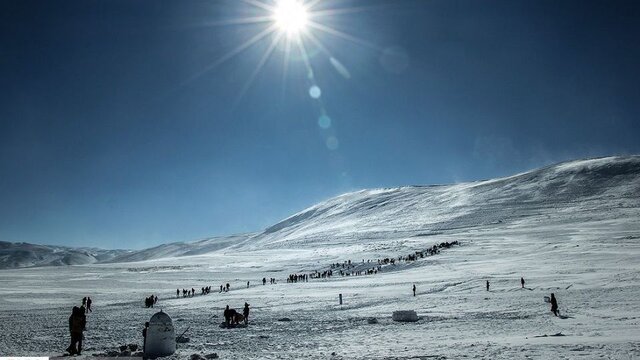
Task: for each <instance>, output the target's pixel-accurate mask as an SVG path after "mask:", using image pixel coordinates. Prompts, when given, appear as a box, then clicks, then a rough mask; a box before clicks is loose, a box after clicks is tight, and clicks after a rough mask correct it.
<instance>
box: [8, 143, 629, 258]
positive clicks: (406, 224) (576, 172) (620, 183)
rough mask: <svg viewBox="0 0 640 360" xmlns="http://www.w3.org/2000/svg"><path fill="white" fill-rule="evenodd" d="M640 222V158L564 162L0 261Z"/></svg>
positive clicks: (25, 249)
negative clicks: (229, 231) (181, 233)
mask: <svg viewBox="0 0 640 360" xmlns="http://www.w3.org/2000/svg"><path fill="white" fill-rule="evenodd" d="M620 216H623V217H632V218H637V219H638V220H640V156H625V157H607V158H599V159H589V160H578V161H569V162H564V163H560V164H557V165H552V166H548V167H544V168H541V169H537V170H533V171H529V172H525V173H522V174H517V175H513V176H509V177H505V178H499V179H493V180H485V181H476V182H470V183H460V184H453V185H432V186H407V187H399V188H388V189H374V190H361V191H356V192H352V193H348V194H344V195H340V196H337V197H335V198H332V199H329V200H327V201H324V202H321V203H319V204H316V205H314V206H312V207H310V208H308V209H305V210H303V211H301V212H299V213H297V214H294V215H292V216H290V217H288V218H286V219H284V220H282V221H280V222H279V223H277V224H275V225H273V226H271V227H269V228H267V229H265V230H264V231H263V232H260V233H254V234H243V235H233V236H226V237H216V238H210V239H205V240H199V241H195V242H177V243H170V244H164V245H160V246H156V247H153V248H149V249H144V250H139V251H124V250H99V249H73V248H67V247H60V246H44V245H32V244H25V243H17V244H13V243H6V242H0V268H5V269H6V268H17V267H28V266H48V265H82V264H91V263H106V262H131V261H144V260H149V259H158V258H167V257H178V256H190V255H201V254H206V253H210V252H214V251H218V250H223V249H228V248H230V247H234V248H241V249H243V250H251V249H266V248H301V247H308V248H313V247H319V246H332V245H336V244H343V245H344V244H345V243H348V242H349V241H350V239H358V244H354V245H366V244H368V243H371V244H373V243H377V242H384V241H385V240H386V239H387V238H389V237H390V236H388V234H391V233H392V234H393V235H394V236H393V238H398V237H399V236H398V235H401V236H402V234H404V233H406V236H407V237H415V236H416V234H418V236H431V235H436V234H446V233H447V232H448V231H450V230H454V229H457V230H459V229H471V230H472V229H475V228H478V229H480V228H482V229H487V228H490V227H491V226H493V225H500V226H504V225H508V224H510V223H515V222H521V221H533V222H537V223H550V222H554V223H556V224H562V222H565V223H569V222H585V223H588V222H589V221H591V220H596V219H597V220H602V219H616V217H620Z"/></svg>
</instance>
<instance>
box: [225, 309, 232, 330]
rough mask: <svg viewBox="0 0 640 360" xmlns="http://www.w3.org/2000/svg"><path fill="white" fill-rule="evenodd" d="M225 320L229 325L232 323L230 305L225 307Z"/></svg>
mask: <svg viewBox="0 0 640 360" xmlns="http://www.w3.org/2000/svg"><path fill="white" fill-rule="evenodd" d="M224 322H225V324H227V326H229V324H231V310H230V309H229V305H227V307H226V308H225V309H224Z"/></svg>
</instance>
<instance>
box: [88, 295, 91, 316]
mask: <svg viewBox="0 0 640 360" xmlns="http://www.w3.org/2000/svg"><path fill="white" fill-rule="evenodd" d="M90 312H91V298H90V297H88V296H87V314H88V313H90Z"/></svg>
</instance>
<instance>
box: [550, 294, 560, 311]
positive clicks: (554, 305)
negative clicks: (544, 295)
mask: <svg viewBox="0 0 640 360" xmlns="http://www.w3.org/2000/svg"><path fill="white" fill-rule="evenodd" d="M551 312H552V313H553V315H555V316H558V315H559V311H558V300H556V296H555V295H554V294H553V293H551Z"/></svg>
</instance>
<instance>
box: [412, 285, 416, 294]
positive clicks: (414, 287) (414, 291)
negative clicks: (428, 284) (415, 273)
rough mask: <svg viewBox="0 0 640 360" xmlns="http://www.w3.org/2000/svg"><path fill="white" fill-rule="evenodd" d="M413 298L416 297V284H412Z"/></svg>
mask: <svg viewBox="0 0 640 360" xmlns="http://www.w3.org/2000/svg"><path fill="white" fill-rule="evenodd" d="M413 296H416V284H413Z"/></svg>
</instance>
